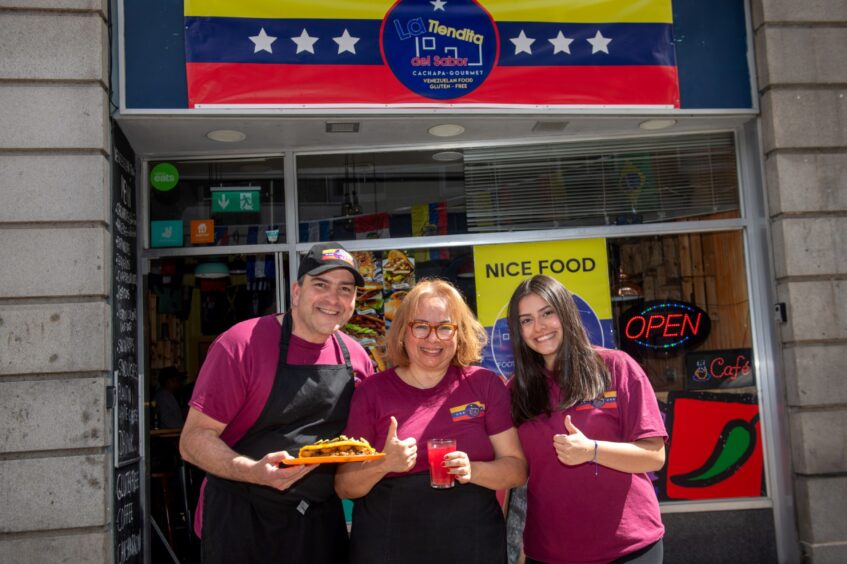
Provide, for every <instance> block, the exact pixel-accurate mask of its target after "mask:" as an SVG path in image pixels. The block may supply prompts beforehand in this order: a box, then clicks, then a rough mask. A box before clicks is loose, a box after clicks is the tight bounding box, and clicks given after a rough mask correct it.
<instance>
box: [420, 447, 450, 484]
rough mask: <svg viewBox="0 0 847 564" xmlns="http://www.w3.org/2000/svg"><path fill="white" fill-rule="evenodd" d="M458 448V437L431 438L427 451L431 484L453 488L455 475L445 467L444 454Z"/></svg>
mask: <svg viewBox="0 0 847 564" xmlns="http://www.w3.org/2000/svg"><path fill="white" fill-rule="evenodd" d="M454 450H456V439H429V440H428V441H427V442H426V453H427V458H428V459H429V485H431V486H432V487H433V488H452V487H453V484H454V482H453V475H452V474H451V473H450V469H449V468H445V467H444V465H443V464H444V455H445V454H447V453H448V452H453V451H454Z"/></svg>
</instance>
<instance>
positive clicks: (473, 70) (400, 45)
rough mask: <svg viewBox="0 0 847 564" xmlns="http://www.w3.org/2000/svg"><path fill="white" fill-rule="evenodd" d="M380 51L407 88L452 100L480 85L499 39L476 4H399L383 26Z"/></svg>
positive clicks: (410, 0) (466, 0) (459, 0)
mask: <svg viewBox="0 0 847 564" xmlns="http://www.w3.org/2000/svg"><path fill="white" fill-rule="evenodd" d="M380 47H381V49H382V58H383V60H385V63H386V64H387V65H388V68H390V69H391V72H392V73H393V74H394V76H395V77H397V80H399V81H400V82H401V83H403V85H404V86H406V88H408V89H409V90H411V91H412V92H414V93H416V94H419V95H421V96H425V97H427V98H433V99H435V100H451V99H453V98H459V97H461V96H464V95H465V94H468V93H469V92H471V91H473V90H475V89H476V88H478V87H479V86H480V85H481V84H482V83H483V82H484V81H485V79H486V78H487V77H488V75H489V74H490V73H491V69H492V68H494V64H495V62H496V60H497V53H498V52H499V38H498V35H497V27H496V26H495V25H494V21H493V20H492V18H491V15H490V14H489V13H488V12H487V11H486V10H485V9H484V8H483V7H482V6H480V5H479V4H478V3H477V2H476V1H475V0H450V1H449V2H447V1H440V0H434V1H425V0H400V1H399V2H397V3H396V4H395V5H394V7H393V8H391V10H389V12H388V14H386V16H385V19H384V20H383V21H382V30H381V33H380Z"/></svg>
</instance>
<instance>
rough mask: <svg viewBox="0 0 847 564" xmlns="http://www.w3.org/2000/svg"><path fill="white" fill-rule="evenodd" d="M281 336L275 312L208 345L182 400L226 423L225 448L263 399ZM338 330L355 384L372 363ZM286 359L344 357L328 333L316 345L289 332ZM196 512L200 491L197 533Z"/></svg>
mask: <svg viewBox="0 0 847 564" xmlns="http://www.w3.org/2000/svg"><path fill="white" fill-rule="evenodd" d="M281 334H282V326H281V325H280V323H279V321H278V320H277V316H276V315H275V314H274V315H266V316H263V317H257V318H255V319H248V320H247V321H243V322H241V323H238V324H236V325H234V326H233V327H231V328H230V329H228V330H227V331H226V332H224V333H222V334H221V335H220V336H218V338H217V339H215V342H214V343H212V346H211V347H209V352H208V354H207V355H206V360H205V361H204V362H203V366H202V367H201V368H200V374H199V375H198V376H197V383H196V384H195V385H194V392H193V393H192V395H191V401H189V402H188V403H189V405H190V406H191V407H193V408H194V409H196V410H198V411H200V412H202V413H203V414H204V415H208V416H209V417H211V418H212V419H214V420H215V421H219V422H220V423H225V424H226V428H225V429H224V431H223V433H221V440H223V441H224V442H225V443H226V444H227V445H229V446H230V447H231V446H233V445H234V444H235V443H237V442H238V441H239V439H241V438H242V437H243V436H244V435H245V434H246V433H247V431H248V430H250V428H251V427H252V426H253V424H254V423H255V422H256V420H257V419H258V418H259V415H261V413H262V409H263V408H264V407H265V403H267V401H268V397H269V396H270V394H271V388H272V387H273V383H274V379H275V378H276V367H277V363H278V361H279V339H280V335H281ZM338 334H339V335H341V338H342V339H344V344H345V345H346V346H347V350H348V351H349V353H350V362H351V363H352V365H353V371H354V373H355V378H356V381H357V382H356V383H357V384H358V383H359V382H361V381H362V380H363V379H365V378H367V377H368V376H370V375H371V374H373V364H372V363H371V360H370V357H368V354H367V353H366V352H365V350H364V349H363V348H362V347H361V346H360V345H359V343H357V342H356V341H355V340H354V339H353V338H351V337H349V336H347V335H345V334H344V333H338ZM286 360H287V363H288V364H298V365H302V364H343V363H344V355H343V354H342V352H341V348H340V347H339V346H338V343H337V342H336V340H335V339H334V338H332V337H331V338H329V339H327V340H326V341H325V342H323V343H319V344H316V343H310V342H309V341H305V340H303V339H301V338H299V337H297V336H295V335H292V336H291V341H290V343H289V347H288V358H287V359H286ZM291 454H292V456H294V455H296V453H291ZM204 486H205V483H204ZM202 516H203V493H202V491H201V494H200V502H199V504H198V506H197V517H196V520H195V526H194V530H195V532H196V533H197V535H198V536H199V535H200V531H201V528H202V522H203V521H202Z"/></svg>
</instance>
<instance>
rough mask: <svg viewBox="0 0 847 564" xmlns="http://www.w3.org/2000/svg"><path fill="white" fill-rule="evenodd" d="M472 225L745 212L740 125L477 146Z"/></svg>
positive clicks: (468, 184) (469, 157)
mask: <svg viewBox="0 0 847 564" xmlns="http://www.w3.org/2000/svg"><path fill="white" fill-rule="evenodd" d="M464 162H465V189H466V200H467V204H466V205H467V222H468V231H471V232H493V231H513V230H524V229H543V228H550V227H568V226H583V225H621V224H633V223H655V222H662V221H672V220H679V219H686V220H692V219H703V216H704V215H710V214H714V213H718V212H732V214H731V215H732V217H738V209H739V208H738V180H737V176H736V157H735V143H734V138H733V135H732V134H731V133H720V134H712V135H696V136H685V137H662V138H646V139H619V140H614V141H609V140H604V141H591V142H580V143H567V144H562V143H559V144H548V145H542V146H538V145H532V146H519V147H493V148H476V149H468V150H466V151H465V153H464Z"/></svg>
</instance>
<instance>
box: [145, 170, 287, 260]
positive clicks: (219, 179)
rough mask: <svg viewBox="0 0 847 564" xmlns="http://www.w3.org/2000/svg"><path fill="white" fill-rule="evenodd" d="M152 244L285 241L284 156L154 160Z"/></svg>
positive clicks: (150, 179)
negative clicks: (212, 159) (213, 159)
mask: <svg viewBox="0 0 847 564" xmlns="http://www.w3.org/2000/svg"><path fill="white" fill-rule="evenodd" d="M148 184H149V186H148V194H149V203H150V225H149V229H150V239H149V246H150V247H151V248H157V247H204V246H230V245H260V244H267V243H277V242H285V206H284V190H283V159H282V158H279V157H277V158H250V159H235V160H215V161H211V160H193V161H188V160H185V161H178V160H171V161H167V162H152V163H150V165H149V169H148Z"/></svg>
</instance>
